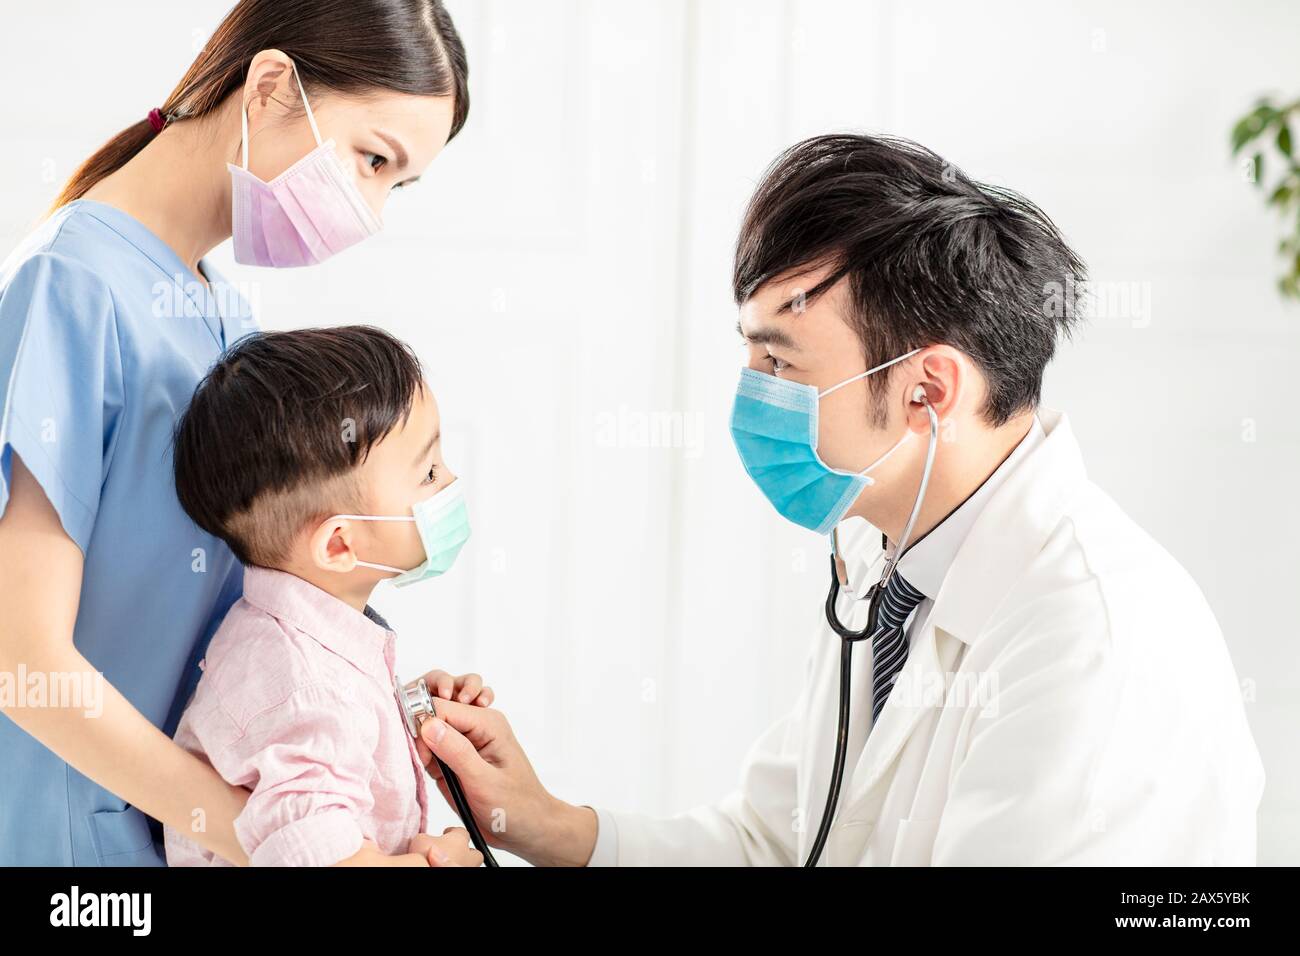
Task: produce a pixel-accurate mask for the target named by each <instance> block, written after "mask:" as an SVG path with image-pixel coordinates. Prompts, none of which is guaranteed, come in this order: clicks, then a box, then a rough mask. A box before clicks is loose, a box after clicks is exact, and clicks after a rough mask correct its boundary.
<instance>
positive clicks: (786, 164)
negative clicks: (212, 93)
mask: <svg viewBox="0 0 1300 956" xmlns="http://www.w3.org/2000/svg"><path fill="white" fill-rule="evenodd" d="M819 267H830V271H829V273H828V274H827V276H826V278H825V279H823V280H822V281H821V282H819V283H817V284H816V285H815V286H814V287H813V288H811V289H808V290H806V292H805V298H806V300H807V301H811V300H813V299H815V298H816V297H817V296H819V295H821V294H822V293H823V292H825V291H827V290H828V289H830V288H831V287H832V286H834V285H835V284H836V283H837V282H839V281H840V280H841V279H844V278H846V277H847V279H848V284H847V285H848V290H847V291H848V298H849V301H850V302H851V306H850V308H851V314H850V315H849V316H847V317H846V318H847V319H848V321H849V322H850V324H851V325H852V326H853V327H854V329H855V331H856V332H857V334H858V338H859V340H860V341H861V343H862V349H863V353H864V357H865V360H866V364H867V367H868V368H871V367H874V366H876V365H879V364H881V363H882V362H887V361H889V360H890V359H892V358H895V357H897V356H899V355H903V354H905V353H907V352H910V351H912V350H913V349H916V348H921V347H923V346H927V345H935V344H946V345H950V346H952V347H953V348H956V349H958V350H959V351H961V352H963V353H965V354H966V355H968V356H970V358H971V359H972V360H973V361H974V362H975V364H976V365H977V366H978V367H979V368H980V370H981V371H982V372H983V374H984V377H985V380H986V383H987V387H988V397H987V401H986V404H985V407H984V409H983V414H984V418H985V420H986V421H987V422H988V423H989V424H991V425H994V426H996V425H1001V424H1003V423H1005V422H1006V421H1007V420H1009V419H1010V418H1011V417H1012V416H1014V415H1015V414H1017V413H1018V412H1021V411H1023V410H1027V409H1031V408H1034V407H1036V406H1037V404H1038V402H1039V398H1040V393H1041V390H1042V380H1043V370H1044V369H1045V368H1046V367H1047V363H1048V362H1049V361H1050V360H1051V358H1052V355H1053V353H1054V351H1055V347H1056V342H1057V338H1058V336H1059V335H1061V334H1062V333H1064V334H1069V333H1070V331H1071V330H1072V328H1073V326H1074V323H1075V320H1076V318H1077V317H1078V316H1077V314H1076V313H1077V311H1079V310H1076V309H1075V308H1074V307H1073V303H1072V302H1071V301H1070V300H1069V298H1068V296H1070V295H1071V294H1072V291H1073V290H1076V289H1077V290H1080V291H1081V290H1082V288H1083V282H1084V280H1085V278H1086V267H1085V266H1084V264H1083V262H1082V260H1080V258H1079V257H1078V256H1077V255H1076V254H1075V253H1074V251H1073V250H1072V249H1071V248H1070V247H1069V246H1068V245H1067V244H1066V242H1065V240H1064V239H1063V238H1062V236H1061V233H1060V231H1059V230H1058V229H1057V228H1056V226H1055V225H1054V224H1053V223H1052V221H1051V220H1050V219H1049V218H1048V217H1047V215H1046V213H1044V212H1043V211H1042V210H1041V209H1039V208H1038V207H1037V206H1035V205H1034V204H1033V203H1031V202H1030V201H1029V200H1028V199H1025V198H1024V197H1023V196H1020V195H1018V194H1017V193H1014V192H1012V191H1011V190H1008V189H1002V188H999V187H995V186H988V185H985V184H982V183H979V182H976V181H975V180H972V179H970V178H969V177H967V176H966V175H965V174H964V173H962V172H961V170H959V169H957V168H956V167H955V166H953V165H952V164H951V163H948V162H946V161H945V160H944V159H943V158H942V157H940V156H938V155H936V154H935V153H933V152H931V151H930V150H928V149H926V148H925V147H923V146H920V145H918V144H916V143H913V142H911V141H909V140H905V139H899V138H895V137H888V136H868V135H858V134H849V133H844V134H832V135H826V136H816V137H813V138H811V139H807V140H804V141H803V142H801V143H797V144H796V145H794V146H792V147H790V148H789V149H788V150H786V151H785V152H784V153H782V154H781V155H780V156H779V157H777V159H776V160H775V161H774V162H773V163H772V165H771V166H769V167H768V169H767V171H766V173H765V174H764V177H763V181H762V183H761V184H760V185H759V187H758V190H757V191H756V192H755V194H754V196H753V198H752V199H751V200H750V203H749V206H748V209H747V210H746V213H745V218H744V223H743V225H742V227H741V230H740V237H739V240H738V241H737V244H736V255H735V267H734V271H733V274H732V289H733V293H734V295H735V300H736V304H737V305H743V304H744V303H745V301H746V300H748V299H749V297H750V296H752V295H753V294H754V292H755V291H756V290H757V289H758V288H759V287H760V286H762V285H763V284H764V283H766V282H768V281H770V280H772V279H775V278H778V277H783V276H787V275H791V274H795V275H797V274H798V273H799V272H803V271H812V270H813V269H815V268H819ZM1062 296H1066V297H1067V298H1066V299H1065V301H1064V302H1062ZM893 371H894V369H893V368H892V367H891V368H889V369H886V370H884V371H882V372H881V373H880V374H878V375H873V376H871V377H870V378H869V379H868V380H867V382H868V384H869V385H870V387H871V390H872V394H873V395H874V396H875V397H876V398H877V399H879V398H880V397H881V396H882V395H883V394H884V391H885V389H886V388H887V387H888V384H889V377H890V374H891V373H892V372H893ZM884 414H885V409H884V408H883V407H880V405H879V402H877V408H876V409H875V415H876V418H877V421H878V422H879V423H883V420H884Z"/></svg>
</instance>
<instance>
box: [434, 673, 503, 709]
mask: <svg viewBox="0 0 1300 956" xmlns="http://www.w3.org/2000/svg"><path fill="white" fill-rule="evenodd" d="M424 682H425V683H426V684H428V685H429V693H430V694H432V695H433V696H434V697H441V698H442V699H443V700H456V701H460V703H462V704H476V705H477V706H479V707H491V706H492V701H493V700H495V699H496V694H494V693H492V688H491V687H484V686H483V678H482V677H480V676H479V675H478V674H461V675H460V676H459V677H456V676H455V675H454V674H448V673H447V672H446V671H429V673H427V674H425V675H424Z"/></svg>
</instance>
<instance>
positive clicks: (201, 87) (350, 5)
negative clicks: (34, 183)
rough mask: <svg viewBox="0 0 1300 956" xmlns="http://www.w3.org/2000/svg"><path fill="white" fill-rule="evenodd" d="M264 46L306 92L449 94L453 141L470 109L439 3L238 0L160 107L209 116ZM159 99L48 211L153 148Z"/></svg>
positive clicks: (454, 41)
mask: <svg viewBox="0 0 1300 956" xmlns="http://www.w3.org/2000/svg"><path fill="white" fill-rule="evenodd" d="M263 50H280V51H281V52H282V53H284V54H285V55H286V56H288V57H289V58H290V59H291V60H293V62H294V65H295V66H296V67H297V68H298V70H299V72H300V74H301V76H302V82H303V85H304V86H305V87H306V88H307V90H308V92H309V93H310V92H311V91H312V90H313V89H327V90H331V91H334V92H336V93H345V94H365V93H369V92H373V91H374V90H391V91H393V92H396V93H412V94H414V95H416V96H451V97H453V100H454V105H453V108H452V121H451V133H450V134H449V135H448V137H447V139H448V140H449V141H450V140H451V139H452V138H454V137H455V135H456V134H457V133H458V132H460V130H461V127H463V126H464V125H465V119H466V117H467V116H468V114H469V63H468V61H467V60H466V57H465V47H464V44H462V43H461V39H460V35H459V34H458V33H457V32H456V25H455V24H454V23H452V20H451V14H449V13H448V12H447V8H446V7H444V6H443V5H442V2H441V0H239V2H238V3H236V4H235V6H234V7H233V8H232V9H231V11H230V12H229V13H227V14H226V17H225V19H224V20H222V21H221V23H220V25H218V26H217V29H216V30H215V31H214V32H213V34H212V36H211V37H209V38H208V41H207V42H206V43H205V44H204V45H203V49H202V50H201V51H199V55H198V56H197V57H196V58H195V60H194V62H193V63H192V64H190V68H189V69H188V70H186V71H185V76H183V77H182V78H181V81H180V83H178V84H176V88H175V89H174V90H172V92H171V95H170V96H168V97H167V99H166V100H164V101H163V104H162V106H161V107H159V112H160V113H161V114H162V116H163V117H164V118H165V120H166V122H168V123H171V122H177V121H183V120H187V119H193V118H195V117H198V116H205V115H207V114H208V113H211V112H213V111H214V110H216V109H217V108H218V107H220V106H221V104H222V103H224V102H225V101H226V98H227V97H228V96H230V95H231V94H232V93H238V92H239V91H240V90H241V89H242V88H243V85H244V81H245V79H246V78H247V74H248V66H249V63H251V62H252V59H253V57H255V56H256V55H257V54H258V53H261V52H262V51H263ZM153 105H154V104H152V103H146V104H143V105H141V106H140V108H139V110H138V115H139V116H140V119H139V120H137V121H136V122H135V123H133V124H132V125H131V126H128V127H127V128H126V129H124V130H122V132H120V133H118V134H117V135H116V136H114V137H113V138H112V139H110V140H109V141H108V142H107V143H105V144H104V145H103V146H101V147H100V148H99V150H97V151H96V152H95V153H94V154H93V155H92V156H91V157H90V158H89V159H87V160H86V161H85V162H84V163H82V164H81V166H80V167H79V168H78V169H77V171H76V172H75V173H73V174H72V178H71V179H69V180H68V182H67V184H66V185H65V186H64V187H63V190H62V191H61V192H60V193H59V196H58V198H57V199H55V201H54V204H53V205H52V206H51V207H50V211H51V212H53V211H54V210H55V209H57V208H59V207H60V206H62V205H65V204H66V203H70V202H72V201H73V200H74V199H79V198H80V197H81V196H83V195H85V193H86V191H87V190H89V189H90V187H92V186H94V185H95V184H96V183H97V182H99V181H100V180H101V179H103V178H104V177H106V176H108V175H109V174H110V173H113V172H116V171H117V170H118V169H121V168H122V167H123V166H125V165H126V164H127V162H128V161H129V160H130V159H131V158H132V157H134V156H135V155H136V154H137V153H138V152H140V151H141V150H142V149H144V148H145V146H146V145H148V143H149V141H150V140H151V139H153V137H154V135H155V130H154V127H153V125H152V124H151V122H150V120H149V119H148V118H147V117H146V114H147V113H148V112H149V107H150V106H153ZM298 109H299V110H301V109H302V105H301V103H299V104H298Z"/></svg>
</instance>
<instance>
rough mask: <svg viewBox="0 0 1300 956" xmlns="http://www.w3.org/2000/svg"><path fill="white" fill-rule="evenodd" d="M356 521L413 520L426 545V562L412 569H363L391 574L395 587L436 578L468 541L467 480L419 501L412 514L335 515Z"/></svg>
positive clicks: (383, 566)
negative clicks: (390, 572)
mask: <svg viewBox="0 0 1300 956" xmlns="http://www.w3.org/2000/svg"><path fill="white" fill-rule="evenodd" d="M334 517H336V518H349V519H351V520H353V521H414V522H415V529H416V531H418V532H419V534H420V542H421V543H422V544H423V545H424V560H423V561H422V562H421V563H420V564H418V565H416V566H415V567H413V568H410V569H409V570H408V569H403V568H394V567H391V566H390V565H387V564H373V563H371V562H369V561H357V564H358V565H360V566H361V567H363V568H375V569H376V570H379V571H392V572H393V573H394V574H396V575H397V577H395V578H389V580H390V581H392V582H393V584H395V585H397V586H398V587H403V586H404V585H407V584H414V583H415V582H416V581H423V580H425V579H426V578H433V577H437V576H438V575H440V574H442V573H443V572H445V571H446V570H447V569H448V568H450V567H451V566H452V564H453V563H454V562H455V560H456V555H458V554H460V549H461V548H462V547H464V545H465V542H466V541H468V540H469V512H468V511H467V510H466V508H465V495H464V481H463V480H462V479H460V478H457V479H456V480H455V481H453V482H452V483H451V484H449V485H448V486H447V487H446V488H443V489H442V490H441V491H439V492H438V493H437V494H435V495H432V496H431V497H428V498H425V499H424V500H423V501H417V502H416V503H415V504H414V505H412V506H411V514H409V515H335V516H334Z"/></svg>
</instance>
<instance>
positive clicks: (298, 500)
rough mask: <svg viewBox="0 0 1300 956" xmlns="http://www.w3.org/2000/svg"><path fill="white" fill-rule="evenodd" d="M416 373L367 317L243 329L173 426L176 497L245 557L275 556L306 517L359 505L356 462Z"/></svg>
mask: <svg viewBox="0 0 1300 956" xmlns="http://www.w3.org/2000/svg"><path fill="white" fill-rule="evenodd" d="M423 381H424V379H423V374H422V372H421V370H420V362H419V359H417V358H416V356H415V353H414V352H412V351H411V349H410V348H409V347H408V346H407V345H405V344H404V343H402V342H400V341H398V340H397V339H395V338H393V336H391V335H389V334H388V333H387V332H384V331H382V330H381V329H376V328H372V327H370V326H364V325H353V326H343V327H339V328H331V329H298V330H295V331H292V332H260V333H254V334H251V335H248V336H246V337H245V338H243V339H240V340H239V341H238V342H237V343H236V344H235V345H234V346H233V347H231V348H230V349H229V350H228V351H227V352H226V353H225V354H224V355H222V357H221V359H220V360H219V361H218V362H217V364H216V365H215V366H213V367H212V369H211V370H210V371H209V372H208V374H207V375H206V376H205V377H204V379H203V381H202V382H200V383H199V387H198V389H197V390H196V391H195V393H194V397H193V399H192V400H191V401H190V405H189V408H187V409H186V410H185V413H184V414H183V415H182V416H181V419H180V421H179V423H178V424H177V426H176V434H175V477H176V494H177V497H179V498H180V502H181V507H183V508H184V509H185V513H186V514H188V515H189V516H190V517H191V518H192V519H194V522H195V524H197V525H198V526H199V527H200V528H202V529H203V530H204V531H207V532H209V533H211V534H214V535H216V536H217V537H219V538H221V539H222V540H224V541H225V542H226V543H227V544H228V545H230V549H231V550H232V551H234V553H235V555H236V557H238V558H239V560H240V561H242V562H243V563H244V564H254V565H261V566H263V567H275V566H277V565H279V564H281V563H283V562H284V561H285V560H286V558H287V557H288V554H289V550H290V546H291V545H292V543H293V540H294V538H295V536H296V535H297V534H298V533H299V532H300V531H301V530H302V528H303V526H304V525H305V524H306V523H307V522H309V521H312V520H323V519H325V518H327V517H329V516H330V515H331V514H333V513H334V511H335V510H338V509H347V508H353V509H355V508H357V507H358V506H359V505H361V504H362V502H361V490H360V487H359V486H358V484H357V482H356V475H355V469H356V468H357V467H358V466H359V465H361V464H362V463H363V462H364V461H365V460H366V456H367V455H368V454H369V453H370V449H371V448H372V447H373V446H374V445H375V444H376V443H377V442H379V441H381V440H382V439H383V438H384V436H385V435H387V434H388V433H389V432H390V431H392V430H393V429H394V428H396V427H398V425H399V424H401V423H404V422H405V421H406V419H407V416H408V415H409V414H410V411H411V404H412V402H413V401H414V399H415V396H416V392H417V390H418V389H420V388H422V387H423Z"/></svg>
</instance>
